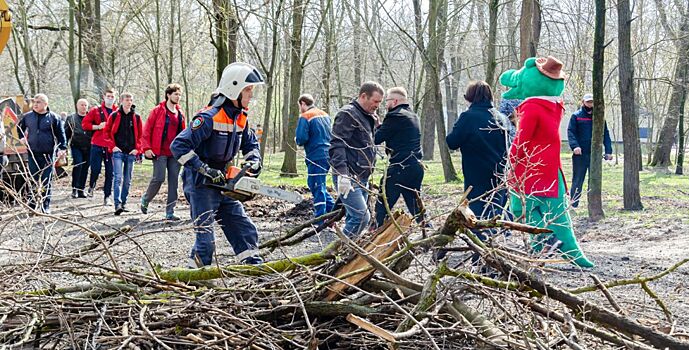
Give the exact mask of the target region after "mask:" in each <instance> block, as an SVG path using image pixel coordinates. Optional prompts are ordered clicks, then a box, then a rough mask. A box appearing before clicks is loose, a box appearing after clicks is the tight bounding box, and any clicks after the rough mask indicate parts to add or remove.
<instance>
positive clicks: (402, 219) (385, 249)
mask: <svg viewBox="0 0 689 350" xmlns="http://www.w3.org/2000/svg"><path fill="white" fill-rule="evenodd" d="M393 217H394V218H395V221H396V222H397V224H398V225H399V227H400V228H402V231H406V230H408V229H409V227H410V226H411V223H412V218H411V217H410V216H409V215H407V214H402V215H394V216H393ZM401 238H402V233H400V231H399V230H398V229H397V227H396V226H395V225H394V224H393V223H392V221H391V220H387V221H386V222H385V223H384V224H383V226H381V227H380V228H379V229H378V230H376V232H374V234H373V237H372V239H371V242H370V243H369V244H367V245H366V247H365V248H364V250H366V252H368V253H369V254H370V255H371V256H372V257H373V258H375V259H377V260H379V261H382V260H384V259H385V258H387V257H389V256H391V255H392V254H394V253H395V252H397V251H398V250H400V249H401V246H402V245H403V244H404V243H403V242H402V240H401ZM370 266H371V265H370V264H369V263H368V262H367V261H366V260H364V258H362V257H360V256H358V255H356V256H355V257H354V258H353V259H352V260H351V261H349V262H348V263H346V264H345V265H343V266H341V267H340V268H339V269H337V272H336V273H335V274H334V276H337V278H338V279H342V280H343V281H344V283H343V282H335V283H333V284H332V285H331V286H328V291H327V293H326V295H325V300H328V301H331V300H335V299H336V298H337V297H339V296H340V293H342V292H343V291H344V290H345V289H347V288H348V287H349V286H350V285H358V284H359V283H361V282H363V281H366V280H367V279H368V278H369V277H371V276H372V275H373V273H374V272H375V271H376V270H375V269H370V270H367V271H362V272H361V273H357V274H355V275H351V276H347V277H346V278H340V276H345V275H347V274H348V273H350V272H352V271H357V270H359V269H363V268H367V267H370Z"/></svg>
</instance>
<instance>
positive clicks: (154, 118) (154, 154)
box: [141, 84, 185, 221]
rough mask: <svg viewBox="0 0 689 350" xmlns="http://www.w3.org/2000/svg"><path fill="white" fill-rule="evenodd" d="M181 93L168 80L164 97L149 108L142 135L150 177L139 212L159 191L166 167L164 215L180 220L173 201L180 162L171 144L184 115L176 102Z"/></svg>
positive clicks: (142, 144)
mask: <svg viewBox="0 0 689 350" xmlns="http://www.w3.org/2000/svg"><path fill="white" fill-rule="evenodd" d="M181 97H182V87H181V86H180V85H179V84H170V85H168V86H167V88H165V101H163V102H161V103H160V104H158V105H157V106H156V107H155V108H153V110H151V113H150V114H149V115H148V119H146V124H145V125H144V132H143V137H142V138H141V146H142V148H141V149H142V151H144V155H145V156H146V158H147V159H151V160H153V177H152V178H151V182H150V183H149V184H148V189H147V190H146V193H145V194H144V196H143V197H141V212H142V213H144V214H146V213H148V204H149V203H151V201H152V200H153V198H154V197H155V196H156V194H158V191H160V186H162V185H163V181H165V172H166V171H167V205H166V206H165V218H166V219H167V220H175V221H176V220H179V217H178V216H176V215H175V204H176V203H177V186H178V179H179V171H180V168H181V164H179V162H178V161H177V159H175V157H173V156H172V152H171V151H170V144H171V143H172V140H174V139H175V137H176V136H177V135H178V134H179V133H180V132H182V130H184V128H185V123H184V115H183V114H182V109H181V108H180V106H179V100H180V98H181Z"/></svg>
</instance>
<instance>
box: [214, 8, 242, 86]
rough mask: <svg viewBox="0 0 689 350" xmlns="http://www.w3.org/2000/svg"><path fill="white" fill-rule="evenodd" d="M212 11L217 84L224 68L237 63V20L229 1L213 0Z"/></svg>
mask: <svg viewBox="0 0 689 350" xmlns="http://www.w3.org/2000/svg"><path fill="white" fill-rule="evenodd" d="M213 11H215V39H214V45H215V50H216V66H215V74H216V77H217V82H220V77H221V76H222V72H223V70H224V69H225V67H227V65H228V64H230V63H232V62H235V61H237V32H238V31H239V19H237V17H236V15H235V12H234V10H233V8H232V5H231V4H230V2H229V0H213Z"/></svg>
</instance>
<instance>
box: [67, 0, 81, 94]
mask: <svg viewBox="0 0 689 350" xmlns="http://www.w3.org/2000/svg"><path fill="white" fill-rule="evenodd" d="M68 4H69V11H68V14H67V15H68V16H69V37H68V39H67V40H68V41H67V64H68V65H69V87H70V92H71V93H72V102H73V104H74V106H75V107H76V105H77V100H79V96H80V95H81V91H80V90H81V87H80V86H79V75H78V70H79V62H78V60H77V54H76V52H75V45H77V44H76V43H75V41H74V32H75V31H76V23H75V21H74V10H75V8H76V6H77V5H76V3H75V2H74V0H69V3H68Z"/></svg>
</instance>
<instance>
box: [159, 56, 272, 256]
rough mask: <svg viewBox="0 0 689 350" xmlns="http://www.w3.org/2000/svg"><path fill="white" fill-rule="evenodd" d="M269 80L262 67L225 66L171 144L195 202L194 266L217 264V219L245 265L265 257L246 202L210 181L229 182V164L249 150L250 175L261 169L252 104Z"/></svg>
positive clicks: (246, 156) (246, 161) (186, 189)
mask: <svg viewBox="0 0 689 350" xmlns="http://www.w3.org/2000/svg"><path fill="white" fill-rule="evenodd" d="M261 84H264V81H263V77H262V76H261V74H260V73H259V72H258V70H257V69H256V68H255V67H254V66H252V65H250V64H247V63H242V62H234V63H232V64H230V65H228V66H227V67H225V69H224V70H223V73H222V76H221V77H220V82H219V83H218V87H217V89H216V90H215V92H214V94H213V97H212V99H211V101H210V103H209V104H208V106H207V107H206V108H205V109H204V110H202V111H200V112H199V113H197V114H196V116H194V118H193V119H192V121H191V125H190V127H188V128H186V129H184V130H183V131H182V133H180V134H179V135H177V137H176V138H175V140H174V141H172V145H171V146H170V149H171V150H172V154H173V155H174V156H175V158H176V159H177V160H179V162H180V164H182V165H183V166H184V170H183V171H182V180H183V182H184V183H183V186H184V196H185V197H186V198H187V201H188V202H189V206H190V209H191V220H192V222H193V224H194V232H195V233H196V242H195V243H194V247H193V248H192V249H191V254H190V256H189V264H188V267H190V268H197V267H202V266H208V265H211V263H212V261H213V254H214V252H215V236H214V233H213V223H214V222H215V221H216V220H217V222H218V224H219V225H220V227H221V228H222V230H223V233H225V237H226V238H227V240H228V241H229V242H230V245H232V249H233V250H234V253H235V254H236V258H237V260H238V261H239V262H241V263H242V264H260V263H262V262H263V258H261V255H260V252H259V250H258V230H257V229H256V225H254V223H253V222H252V221H251V219H250V218H249V217H248V216H247V215H246V211H245V210H244V206H243V205H242V203H241V202H240V201H238V200H236V199H234V198H231V197H229V196H225V195H224V194H223V193H222V191H221V190H219V189H217V188H214V187H211V186H207V185H208V184H209V182H212V183H215V184H224V183H225V180H226V178H225V174H226V172H225V169H226V166H228V165H231V164H232V161H233V159H235V157H236V156H239V151H241V152H242V154H243V155H244V162H243V166H242V168H244V167H247V168H249V171H248V173H249V174H250V176H258V175H259V174H260V172H261V152H260V149H259V145H258V140H257V139H256V134H255V133H254V131H253V130H252V129H251V125H249V119H248V116H247V114H246V107H247V106H248V105H249V101H251V98H252V96H253V89H254V87H255V86H256V85H261Z"/></svg>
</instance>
